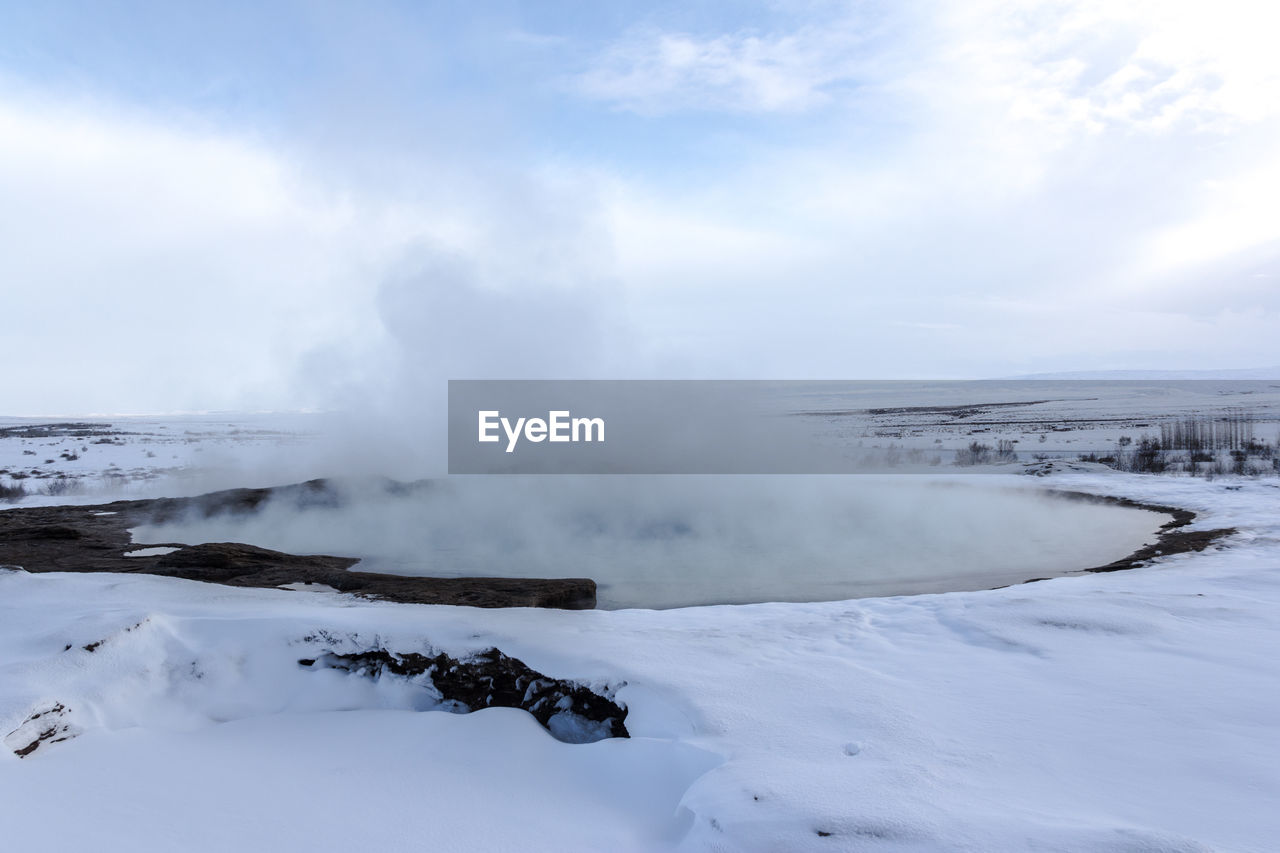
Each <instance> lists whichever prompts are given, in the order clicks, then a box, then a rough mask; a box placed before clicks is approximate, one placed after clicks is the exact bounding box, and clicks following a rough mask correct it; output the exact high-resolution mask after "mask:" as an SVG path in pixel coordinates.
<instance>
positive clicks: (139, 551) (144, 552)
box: [124, 547, 179, 557]
mask: <svg viewBox="0 0 1280 853" xmlns="http://www.w3.org/2000/svg"><path fill="white" fill-rule="evenodd" d="M177 550H179V549H177V548H163V547H156V548H135V549H134V550H132V551H125V552H124V556H126V557H159V556H161V555H163V554H172V553H173V552H174V551H177Z"/></svg>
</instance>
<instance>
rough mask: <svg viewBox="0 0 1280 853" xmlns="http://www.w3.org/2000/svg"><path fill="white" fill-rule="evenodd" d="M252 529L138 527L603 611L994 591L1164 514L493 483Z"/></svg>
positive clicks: (401, 489) (838, 485)
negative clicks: (509, 589)
mask: <svg viewBox="0 0 1280 853" xmlns="http://www.w3.org/2000/svg"><path fill="white" fill-rule="evenodd" d="M335 487H336V489H337V491H336V494H335V499H333V500H329V501H325V502H321V503H320V504H319V505H311V506H304V507H299V506H298V505H297V504H296V503H294V502H288V501H283V500H279V499H276V500H272V501H271V502H268V503H267V504H266V505H265V506H263V507H261V508H260V509H259V510H258V511H257V512H255V513H253V514H251V515H243V516H228V515H221V516H213V517H209V518H198V519H196V518H189V519H184V520H179V521H171V522H166V523H165V524H162V525H152V526H146V527H140V528H135V529H134V531H133V535H134V540H135V541H137V542H186V543H192V544H194V543H200V542H245V543H249V544H253V545H258V546H261V547H265V548H273V549H277V550H280V551H287V552H290V553H296V554H320V553H323V554H338V555H348V556H353V557H360V558H361V563H360V564H359V565H358V568H359V569H360V570H363V571H373V572H385V573H391V574H402V575H430V576H439V577H465V576H487V577H544V578H548V577H550V578H553V577H590V578H593V579H594V580H595V581H596V582H597V584H598V602H599V606H600V607H603V608H608V609H617V608H629V607H648V608H669V607H684V606H690V605H702V604H742V603H751V602H763V601H820V600H837V599H846V598H856V597H863V596H875V595H896V594H905V593H920V592H942V591H950V590H965V589H981V588H988V587H995V586H1001V585H1005V584H1013V583H1019V582H1022V581H1026V580H1030V579H1033V578H1043V577H1048V576H1054V575H1062V574H1067V573H1070V572H1073V571H1080V570H1084V569H1088V568H1093V567H1097V566H1101V565H1105V564H1107V563H1110V562H1112V561H1114V560H1117V559H1121V558H1123V557H1125V556H1127V555H1129V554H1131V553H1133V552H1134V551H1136V550H1138V549H1139V548H1141V547H1143V546H1144V545H1147V544H1150V543H1152V542H1154V541H1155V540H1156V535H1157V531H1158V528H1159V527H1160V525H1161V524H1163V523H1164V522H1165V521H1167V520H1168V517H1167V516H1165V515H1163V514H1161V513H1157V512H1152V511H1148V510H1144V509H1138V508H1132V507H1126V506H1117V505H1112V504H1106V503H1096V502H1088V501H1081V500H1074V499H1071V498H1069V497H1067V496H1063V495H1058V494H1054V493H1051V492H1048V491H1046V490H1043V489H1039V488H1036V487H1035V485H1028V484H1026V483H1025V478H1015V477H1005V476H978V477H950V478H946V477H938V478H929V477H923V476H921V477H906V478H903V477H884V478H881V477H874V476H863V477H746V476H737V477H670V476H665V477H664V476H655V477H634V476H632V477H618V478H611V477H580V478H579V477H529V478H519V479H514V480H513V479H512V478H502V479H501V480H499V479H487V478H484V477H474V478H454V479H449V480H436V481H424V482H420V483H415V484H411V485H404V484H388V483H386V482H378V483H371V482H360V483H352V482H347V483H339V484H335Z"/></svg>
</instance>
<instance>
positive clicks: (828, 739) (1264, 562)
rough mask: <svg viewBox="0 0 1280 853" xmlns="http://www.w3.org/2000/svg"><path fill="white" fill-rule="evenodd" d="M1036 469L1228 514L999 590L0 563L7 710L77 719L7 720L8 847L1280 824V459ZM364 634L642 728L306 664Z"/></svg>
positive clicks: (673, 842)
mask: <svg viewBox="0 0 1280 853" xmlns="http://www.w3.org/2000/svg"><path fill="white" fill-rule="evenodd" d="M1028 479H1030V478H1028ZM1034 482H1035V483H1036V484H1037V485H1041V486H1046V487H1052V488H1062V489H1072V490H1081V491H1088V492H1093V493H1096V494H1110V495H1117V496H1126V497H1130V498H1133V499H1136V500H1140V501H1146V502H1150V503H1156V504H1168V505H1174V506H1182V507H1186V508H1189V509H1192V510H1194V511H1196V512H1198V513H1200V516H1199V517H1198V518H1197V520H1196V522H1195V525H1196V527H1199V528H1205V529H1208V528H1218V527H1227V526H1230V527H1236V528H1238V530H1239V532H1238V533H1237V534H1235V535H1233V536H1231V537H1229V538H1228V539H1227V540H1225V541H1223V542H1222V543H1221V544H1220V545H1218V546H1214V547H1212V548H1211V549H1210V550H1208V551H1206V552H1204V553H1200V554H1181V555H1176V556H1171V557H1167V558H1164V559H1162V560H1160V561H1158V562H1157V563H1155V564H1153V565H1151V566H1148V567H1145V568H1141V569H1136V570H1132V571H1126V572H1118V573H1112V574H1103V575H1087V576H1077V577H1066V578H1059V579H1054V580H1049V581H1043V582H1039V583H1034V584H1026V585H1018V586H1013V587H1008V588H1005V589H999V590H991V591H973V592H952V593H945V594H930V595H917V596H900V597H891V598H868V599H859V600H852V601H838V602H826V603H771V604H753V605H735V606H708V607H691V608H681V609H672V610H662V611H654V610H639V609H630V610H613V611H603V610H596V611H551V610H535V609H512V610H476V609H471V608H459V607H436V606H417V605H400V604H391V603H380V602H369V601H363V600H359V599H353V598H351V597H349V596H345V595H341V594H336V595H335V594H330V593H325V594H311V595H308V594H299V593H298V592H295V591H289V590H259V589H240V588H233V587H223V586H217V585H209V584H200V583H195V582H191V581H184V580H178V579H171V578H160V577H152V576H146V575H110V574H91V573H66V574H27V573H26V572H22V571H0V734H5V735H6V737H8V736H9V733H17V734H14V735H13V736H12V737H13V742H14V743H15V744H16V743H19V742H24V743H25V742H26V741H27V740H29V739H30V737H32V736H34V735H38V734H39V732H38V731H33V729H38V728H39V726H38V725H36V726H34V727H33V726H32V725H31V724H30V723H29V722H28V718H29V717H30V716H31V714H32V713H33V712H37V711H40V710H42V709H51V708H53V707H54V706H55V705H57V704H61V705H63V706H64V707H65V709H66V713H65V714H60V715H59V717H58V723H59V726H65V732H66V733H67V734H74V736H73V737H70V738H69V739H66V740H62V741H59V742H52V741H49V742H46V743H43V744H41V745H40V746H39V747H38V748H37V749H36V750H34V751H33V752H31V753H30V754H29V755H27V757H25V758H19V757H18V756H17V755H16V754H14V752H13V751H12V750H13V748H14V747H13V745H12V744H10V743H9V740H7V739H6V740H5V743H6V745H7V746H9V749H4V750H0V802H3V803H4V813H5V814H6V815H9V816H12V817H11V818H10V819H9V820H8V821H6V823H7V826H6V827H5V837H6V844H7V845H10V846H12V847H13V848H14V849H21V850H24V851H44V850H48V851H55V850H57V851H62V850H68V849H96V850H134V851H148V850H156V851H160V850H172V849H183V850H196V851H199V850H210V851H214V850H226V849H252V850H258V849H260V850H267V849H307V850H317V851H325V850H335V851H337V850H344V851H345V850H352V849H380V850H387V851H397V850H421V849H424V848H430V849H438V850H459V851H462V850H521V851H524V850H602V849H608V850H661V849H678V850H688V851H703V850H707V851H710V850H747V851H755V850H788V851H791V850H796V851H804V850H815V851H817V850H886V851H888V850H892V851H983V853H988V851H1024V850H1048V851H1054V850H1056V851H1086V850H1087V851H1117V852H1118V851H1126V852H1127V851H1207V850H1226V851H1269V850H1273V849H1274V847H1275V838H1276V837H1280V817H1278V816H1277V811H1276V809H1275V808H1274V806H1275V803H1276V802H1280V770H1278V769H1277V768H1280V655H1277V654H1276V649H1280V620H1277V618H1276V613H1277V612H1278V609H1280V483H1278V481H1277V480H1275V479H1270V480H1268V479H1259V480H1242V479H1233V478H1223V479H1218V480H1214V481H1205V480H1202V479H1192V478H1174V477H1156V476H1142V475H1128V474H1119V473H1116V472H1112V471H1105V470H1098V469H1097V468H1088V467H1085V469H1084V470H1078V471H1060V472H1058V473H1054V474H1051V475H1049V476H1047V477H1044V478H1037V479H1036V480H1035V481H1034ZM320 632H326V633H324V634H323V635H322V634H320ZM308 637H312V638H317V637H319V639H312V640H310V641H308V640H307V639H306V638H308ZM325 637H327V638H328V639H325ZM373 645H382V646H384V647H387V648H392V649H397V650H404V651H407V650H414V649H418V650H421V649H424V648H432V649H442V650H446V651H448V652H449V653H450V654H454V655H459V654H463V653H466V652H470V651H478V650H481V649H484V648H487V647H489V646H497V647H498V648H500V649H502V650H503V651H504V652H506V653H508V654H510V655H513V656H515V657H518V658H520V659H522V660H523V661H524V662H525V663H527V664H528V665H529V666H531V667H533V668H535V669H537V670H539V671H541V672H543V673H546V674H548V675H551V676H555V677H560V678H571V679H575V680H578V681H581V682H583V683H585V684H588V685H591V686H592V687H593V688H595V689H599V690H611V691H613V693H614V696H615V697H616V699H617V701H619V702H620V703H622V704H624V705H626V706H627V708H628V709H629V716H628V718H627V721H626V722H627V727H628V729H629V730H630V732H631V734H632V737H631V738H630V739H626V740H622V739H610V740H602V741H597V742H594V743H584V744H571V743H564V742H561V741H559V740H556V739H555V738H553V737H552V736H551V735H550V734H549V733H548V732H547V731H545V730H543V729H542V728H541V727H539V726H538V725H537V724H536V722H534V720H533V719H532V718H531V717H530V716H529V715H527V714H525V713H524V712H522V711H518V710H511V709H491V710H485V711H480V712H477V713H473V714H465V715H459V714H451V713H444V712H443V710H444V709H443V708H441V707H440V706H438V705H437V704H435V702H434V700H433V699H432V697H431V696H430V695H428V694H427V693H426V692H425V691H423V690H422V689H420V688H418V687H416V686H415V685H414V684H412V683H408V682H404V681H397V680H395V679H385V678H384V679H383V680H382V681H379V682H372V681H369V680H368V679H364V678H361V677H359V676H356V675H351V674H346V673H341V672H337V671H334V670H319V671H314V670H312V669H310V668H306V667H301V666H299V665H298V664H297V661H298V659H299V658H302V657H314V656H315V654H316V652H317V651H319V650H322V648H324V647H328V646H333V647H334V648H337V647H339V646H341V647H342V650H345V651H349V650H350V649H351V648H355V647H370V646H373ZM90 647H91V648H92V650H90ZM24 726H25V727H26V728H25V729H24Z"/></svg>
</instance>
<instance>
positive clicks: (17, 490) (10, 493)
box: [0, 483, 27, 503]
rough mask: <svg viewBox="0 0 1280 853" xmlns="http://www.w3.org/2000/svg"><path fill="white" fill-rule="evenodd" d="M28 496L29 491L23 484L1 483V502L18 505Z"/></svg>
mask: <svg viewBox="0 0 1280 853" xmlns="http://www.w3.org/2000/svg"><path fill="white" fill-rule="evenodd" d="M26 496H27V489H26V487H25V486H24V485H22V483H0V501H5V502H6V503H17V502H18V501H20V500H22V499H23V498H25V497H26Z"/></svg>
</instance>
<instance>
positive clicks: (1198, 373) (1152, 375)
mask: <svg viewBox="0 0 1280 853" xmlns="http://www.w3.org/2000/svg"><path fill="white" fill-rule="evenodd" d="M1007 378H1009V379H1280V366H1277V367H1244V368H1231V369H1224V370H1075V371H1070V372H1066V373H1024V374H1022V375H1020V376H1010V377H1007Z"/></svg>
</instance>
